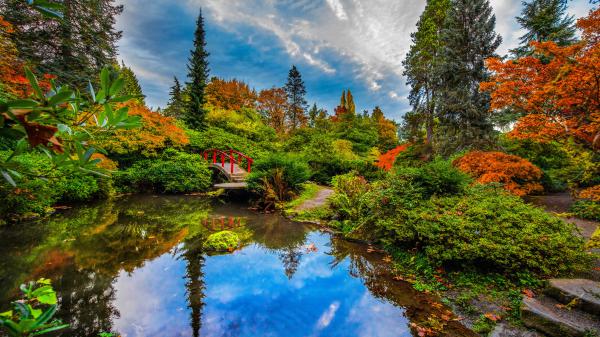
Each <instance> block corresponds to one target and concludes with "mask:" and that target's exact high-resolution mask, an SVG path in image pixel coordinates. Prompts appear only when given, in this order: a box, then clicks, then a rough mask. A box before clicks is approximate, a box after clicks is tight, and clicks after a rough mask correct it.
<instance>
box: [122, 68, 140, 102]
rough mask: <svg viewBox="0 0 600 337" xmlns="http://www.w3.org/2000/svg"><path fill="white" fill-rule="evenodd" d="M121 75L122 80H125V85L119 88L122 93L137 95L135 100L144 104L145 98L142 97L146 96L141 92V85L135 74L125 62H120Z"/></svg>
mask: <svg viewBox="0 0 600 337" xmlns="http://www.w3.org/2000/svg"><path fill="white" fill-rule="evenodd" d="M120 71H121V76H123V80H124V81H125V85H124V86H123V89H122V90H121V94H122V95H132V96H138V98H136V99H135V100H136V101H137V102H138V103H139V104H141V105H146V100H145V99H144V98H145V97H146V96H145V95H144V93H143V92H142V87H141V86H140V82H139V81H138V79H137V76H135V73H134V72H133V70H131V68H129V67H127V66H125V63H121V69H120Z"/></svg>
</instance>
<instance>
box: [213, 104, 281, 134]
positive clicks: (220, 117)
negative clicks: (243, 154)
mask: <svg viewBox="0 0 600 337" xmlns="http://www.w3.org/2000/svg"><path fill="white" fill-rule="evenodd" d="M205 108H206V110H207V116H206V122H207V124H208V125H210V126H215V127H218V128H221V129H223V130H225V131H227V132H230V133H233V134H235V135H238V136H241V137H244V138H246V139H248V140H250V141H256V142H266V141H270V142H272V141H275V139H276V135H275V130H274V129H273V128H271V127H268V126H266V125H265V124H264V123H263V121H262V117H261V115H260V114H259V113H258V112H256V110H254V109H250V108H245V107H243V108H241V109H240V110H224V109H219V108H215V107H212V106H206V107H205Z"/></svg>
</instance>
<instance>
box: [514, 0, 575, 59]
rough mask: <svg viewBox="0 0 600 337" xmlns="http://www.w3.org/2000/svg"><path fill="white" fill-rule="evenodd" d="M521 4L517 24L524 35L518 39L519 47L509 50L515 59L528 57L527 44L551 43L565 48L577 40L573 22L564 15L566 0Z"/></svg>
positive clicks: (541, 0) (540, 0) (570, 17)
mask: <svg viewBox="0 0 600 337" xmlns="http://www.w3.org/2000/svg"><path fill="white" fill-rule="evenodd" d="M522 4H523V10H522V12H521V16H519V17H517V22H518V23H519V24H520V25H521V27H522V28H523V29H525V30H526V33H525V34H524V35H523V36H521V38H520V42H521V45H520V46H519V47H518V48H516V49H513V50H511V52H512V53H513V55H514V56H515V57H522V56H526V55H530V54H531V53H532V49H531V47H530V45H529V44H530V43H531V42H533V41H537V42H543V41H553V42H556V43H557V44H558V45H559V46H566V45H569V44H572V43H574V42H575V41H576V40H577V38H576V28H575V21H574V19H573V17H572V16H568V15H567V14H566V11H567V0H531V1H530V2H526V1H523V3H522Z"/></svg>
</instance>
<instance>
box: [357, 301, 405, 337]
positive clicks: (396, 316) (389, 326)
mask: <svg viewBox="0 0 600 337" xmlns="http://www.w3.org/2000/svg"><path fill="white" fill-rule="evenodd" d="M346 320H347V323H349V324H357V325H358V327H357V329H356V336H361V337H362V336H364V337H372V336H380V337H387V336H390V337H393V336H395V337H397V336H412V334H411V332H410V329H409V327H408V320H407V319H406V317H405V316H404V315H403V314H402V312H401V311H399V310H398V308H396V307H394V306H393V305H392V304H390V303H387V302H383V301H381V300H379V299H377V298H375V297H373V295H371V293H369V291H365V292H364V293H363V295H362V296H361V297H360V300H359V301H358V302H356V303H354V306H353V307H352V308H351V309H350V312H349V313H348V317H347V319H346Z"/></svg>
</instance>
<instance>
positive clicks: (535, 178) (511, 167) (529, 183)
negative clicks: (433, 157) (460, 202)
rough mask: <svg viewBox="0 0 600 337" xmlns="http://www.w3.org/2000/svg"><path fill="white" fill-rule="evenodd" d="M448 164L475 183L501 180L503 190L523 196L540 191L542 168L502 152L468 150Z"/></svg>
mask: <svg viewBox="0 0 600 337" xmlns="http://www.w3.org/2000/svg"><path fill="white" fill-rule="evenodd" d="M452 164H453V165H454V166H455V167H456V168H458V169H459V170H461V171H463V172H465V173H467V174H469V175H470V176H472V177H473V178H475V179H476V180H477V182H478V183H481V184H487V183H492V182H494V183H501V184H503V186H504V189H506V190H507V191H509V192H511V193H513V194H515V195H518V196H524V195H527V194H531V193H533V192H541V191H543V189H544V188H543V187H542V185H541V184H540V179H541V178H542V170H540V169H539V168H538V167H537V166H535V165H533V164H532V163H530V162H529V161H528V160H526V159H523V158H521V157H518V156H513V155H510V154H506V153H502V152H483V151H472V152H469V153H467V154H466V155H464V156H462V157H460V158H458V159H456V160H454V162H452Z"/></svg>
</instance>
